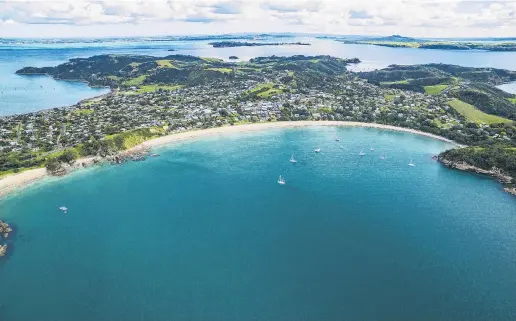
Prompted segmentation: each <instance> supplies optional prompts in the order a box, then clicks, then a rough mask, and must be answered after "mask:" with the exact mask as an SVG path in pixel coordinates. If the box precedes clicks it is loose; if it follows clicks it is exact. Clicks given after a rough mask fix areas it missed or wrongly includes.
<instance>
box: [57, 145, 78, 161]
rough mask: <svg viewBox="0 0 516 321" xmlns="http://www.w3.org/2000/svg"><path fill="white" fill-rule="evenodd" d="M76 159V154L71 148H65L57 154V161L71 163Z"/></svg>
mask: <svg viewBox="0 0 516 321" xmlns="http://www.w3.org/2000/svg"><path fill="white" fill-rule="evenodd" d="M76 159H77V154H76V153H75V151H73V150H72V149H67V150H65V151H64V152H63V154H62V155H61V156H59V161H61V162H63V163H68V164H71V163H73V162H74V161H75V160H76Z"/></svg>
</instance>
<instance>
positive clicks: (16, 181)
mask: <svg viewBox="0 0 516 321" xmlns="http://www.w3.org/2000/svg"><path fill="white" fill-rule="evenodd" d="M317 126H320V127H364V128H374V129H380V130H389V131H397V132H405V133H410V134H415V135H420V136H426V137H429V138H433V139H437V140H441V141H444V142H447V143H450V144H454V145H456V146H457V147H460V146H462V145H460V144H458V143H456V142H454V141H452V140H450V139H447V138H444V137H441V136H437V135H433V134H430V133H425V132H422V131H418V130H415V129H410V128H403V127H396V126H391V125H383V124H376V123H361V122H348V121H280V122H267V123H252V124H242V125H234V126H223V127H214V128H208V129H199V130H192V131H185V132H178V133H173V134H170V135H167V136H162V137H157V138H154V139H151V140H148V141H145V142H143V143H141V144H139V145H136V146H134V147H132V148H130V149H128V150H127V151H124V152H123V153H128V152H131V151H135V150H139V149H142V148H150V149H152V148H155V147H160V146H165V145H168V144H172V143H179V142H184V141H189V140H194V139H200V138H206V137H212V136H217V135H223V134H231V133H238V134H240V133H242V134H243V133H249V132H256V131H263V130H267V129H282V128H285V129H286V128H304V127H317ZM94 159H96V157H86V158H80V159H77V160H76V161H75V168H76V169H78V168H81V167H86V166H90V165H92V164H93V163H94ZM49 176H50V175H49V174H47V172H46V169H45V168H36V169H30V170H27V171H24V172H21V173H16V174H12V175H7V176H5V177H4V178H1V179H0V199H1V198H3V197H5V196H6V195H8V194H10V193H12V192H14V191H16V190H19V189H23V188H25V187H28V186H30V185H32V184H33V183H36V182H38V181H41V180H43V179H44V178H46V177H49Z"/></svg>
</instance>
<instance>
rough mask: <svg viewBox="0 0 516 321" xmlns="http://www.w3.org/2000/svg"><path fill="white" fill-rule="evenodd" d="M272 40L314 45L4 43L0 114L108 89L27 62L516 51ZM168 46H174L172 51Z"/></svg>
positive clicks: (420, 57) (462, 60) (466, 57)
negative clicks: (110, 56) (57, 77)
mask: <svg viewBox="0 0 516 321" xmlns="http://www.w3.org/2000/svg"><path fill="white" fill-rule="evenodd" d="M273 41H292V42H293V41H303V42H310V43H312V46H283V47H274V46H271V47H240V48H212V47H211V46H210V45H208V42H209V41H159V42H151V41H135V42H106V43H67V44H38V43H35V44H3V45H0V116H2V115H11V114H19V113H26V112H31V111H37V110H41V109H47V108H53V107H61V106H68V105H72V104H75V103H77V102H78V101H79V100H81V99H84V98H89V97H93V96H97V95H100V94H102V93H105V92H107V90H106V89H99V88H96V89H95V88H89V87H88V86H86V85H85V84H83V83H73V82H72V83H70V82H63V81H54V80H52V79H50V78H49V77H44V76H37V77H29V76H19V75H15V74H14V72H15V71H16V70H18V69H20V68H23V67H26V66H38V67H43V66H54V65H58V64H60V63H63V62H66V61H67V60H68V59H70V58H77V57H90V56H93V55H98V54H107V53H119V54H147V55H155V56H164V55H168V54H174V53H177V54H190V55H196V56H203V57H218V58H223V59H227V58H228V57H229V56H230V55H236V56H238V57H240V58H241V59H242V60H246V59H250V58H253V57H257V56H269V55H281V56H289V55H294V54H304V55H321V54H326V55H332V56H336V57H342V58H353V57H358V58H360V59H361V60H362V61H363V62H362V63H361V64H360V65H358V66H356V68H355V69H357V70H363V69H372V68H383V67H386V66H388V65H390V64H421V63H430V62H442V63H449V64H457V65H464V66H473V67H496V68H504V69H510V70H516V53H514V52H482V51H468V52H464V51H448V50H415V49H403V48H388V47H377V46H367V45H345V44H342V43H339V42H336V41H333V40H321V39H313V38H285V39H274V40H273ZM168 49H176V50H177V51H176V52H169V51H167V50H168Z"/></svg>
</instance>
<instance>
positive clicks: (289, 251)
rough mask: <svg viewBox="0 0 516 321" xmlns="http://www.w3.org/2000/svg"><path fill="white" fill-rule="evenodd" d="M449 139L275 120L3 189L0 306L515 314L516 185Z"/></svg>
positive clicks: (269, 316)
mask: <svg viewBox="0 0 516 321" xmlns="http://www.w3.org/2000/svg"><path fill="white" fill-rule="evenodd" d="M335 137H340V138H341V141H340V142H336V141H335ZM371 144H372V145H373V146H374V149H375V150H374V151H370V149H369V147H370V145H371ZM316 147H319V148H321V149H322V151H321V153H320V154H315V153H314V152H313V149H314V148H316ZM449 147H450V145H449V144H447V143H445V142H441V141H437V140H433V139H430V138H427V137H421V136H415V135H411V134H408V133H399V132H387V131H380V130H377V129H367V128H333V127H324V128H318V127H315V128H303V129H275V130H268V131H267V132H261V133H258V132H253V133H247V134H242V135H225V136H218V137H213V138H206V139H202V140H198V141H193V142H188V143H181V144H178V145H175V146H170V147H167V148H162V149H160V150H159V151H158V152H159V153H160V154H161V156H160V157H155V158H149V159H148V160H147V161H145V162H134V163H127V164H125V165H123V166H107V167H102V168H96V169H93V170H90V171H89V172H86V173H79V174H77V175H74V176H72V177H69V178H65V179H63V180H60V181H58V182H47V183H43V184H39V186H37V187H33V188H29V189H28V190H26V191H25V192H23V193H20V194H18V195H14V196H12V197H10V198H8V199H7V200H5V201H3V202H1V203H0V212H1V213H2V217H3V218H4V219H6V220H7V221H9V222H11V223H13V224H14V225H16V226H17V229H18V233H17V236H16V240H15V243H14V245H15V246H14V251H13V255H12V256H11V257H10V259H9V260H8V261H7V262H4V263H3V264H2V265H0V284H1V287H2V291H0V319H1V320H10V321H26V320H41V321H47V320H53V321H60V320H63V321H68V320H77V321H82V320H85V321H86V320H88V321H91V320H100V321H103V320H251V319H255V320H282V321H288V320H296V321H297V320H422V321H425V320H429V321H430V320H432V321H433V320H490V321H493V320H513V319H515V318H516V279H515V278H514V275H515V274H516V215H515V213H516V211H515V209H516V199H515V198H514V197H512V196H510V195H508V194H506V193H503V192H502V191H501V186H500V185H499V184H498V183H497V182H496V181H494V180H491V179H488V178H484V177H481V176H476V175H471V174H467V173H462V172H457V171H452V170H449V169H446V168H444V167H442V166H441V165H439V164H438V163H436V162H435V161H433V160H432V159H431V156H432V155H435V154H436V153H438V152H439V151H442V150H444V149H447V148H449ZM362 148H363V149H364V152H365V153H366V156H364V157H362V158H361V157H359V156H358V153H359V151H360V150H361V149H362ZM292 154H293V155H294V156H295V158H296V159H297V160H298V163H297V164H291V163H290V162H289V158H290V156H291V155H292ZM383 154H384V155H385V156H386V159H385V160H383V161H382V160H381V159H380V155H383ZM410 159H413V161H414V162H415V163H416V167H414V168H411V167H409V166H407V164H408V162H409V161H410ZM280 174H281V175H283V176H284V177H285V179H286V181H287V185H285V186H280V185H278V184H277V183H276V180H277V178H278V176H279V175H280ZM62 205H65V206H67V207H68V208H69V211H68V214H66V215H65V214H63V213H61V211H59V209H58V207H59V206H62Z"/></svg>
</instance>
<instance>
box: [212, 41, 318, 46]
mask: <svg viewBox="0 0 516 321" xmlns="http://www.w3.org/2000/svg"><path fill="white" fill-rule="evenodd" d="M209 44H210V45H212V46H213V48H233V47H260V46H311V44H309V43H304V42H241V41H216V42H210V43H209Z"/></svg>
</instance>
